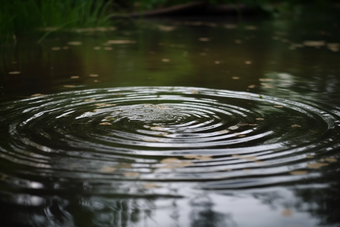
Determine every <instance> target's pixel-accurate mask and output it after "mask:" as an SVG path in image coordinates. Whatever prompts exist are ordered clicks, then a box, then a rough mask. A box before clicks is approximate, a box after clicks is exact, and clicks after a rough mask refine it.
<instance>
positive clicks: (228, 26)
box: [224, 24, 237, 29]
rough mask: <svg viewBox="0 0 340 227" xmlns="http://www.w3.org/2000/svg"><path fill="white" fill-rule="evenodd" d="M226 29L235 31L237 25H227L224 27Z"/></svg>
mask: <svg viewBox="0 0 340 227" xmlns="http://www.w3.org/2000/svg"><path fill="white" fill-rule="evenodd" d="M224 27H225V28H226V29H234V28H237V25H235V24H226V25H224Z"/></svg>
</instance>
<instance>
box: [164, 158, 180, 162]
mask: <svg viewBox="0 0 340 227" xmlns="http://www.w3.org/2000/svg"><path fill="white" fill-rule="evenodd" d="M179 161H180V160H179V159H178V158H166V159H163V160H161V163H175V162H179Z"/></svg>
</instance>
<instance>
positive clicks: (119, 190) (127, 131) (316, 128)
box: [0, 87, 340, 203]
mask: <svg viewBox="0 0 340 227" xmlns="http://www.w3.org/2000/svg"><path fill="white" fill-rule="evenodd" d="M0 112H1V116H6V118H1V119H0V133H1V137H2V140H1V143H0V151H1V152H0V157H1V159H2V161H1V162H2V163H8V166H4V167H3V168H1V182H2V184H3V185H4V186H3V187H2V189H1V190H2V192H1V193H10V191H11V188H13V187H16V188H21V189H28V190H33V191H42V192H44V191H48V190H53V191H54V193H57V192H58V191H61V192H62V191H68V190H82V191H83V190H85V191H86V192H88V193H91V194H93V195H94V194H98V195H101V194H112V195H113V194H120V195H135V196H146V195H159V196H175V197H176V196H185V195H186V194H187V193H190V189H205V190H219V191H224V192H227V191H229V190H233V189H247V188H257V187H268V186H274V185H277V184H280V185H281V184H294V182H297V181H300V180H302V179H304V178H306V176H309V177H316V176H319V168H325V167H326V166H329V165H332V163H333V162H336V161H337V160H336V156H334V155H335V154H334V151H335V149H337V148H338V147H339V145H340V143H339V141H338V140H337V138H338V137H339V133H340V130H339V119H340V114H339V111H338V110H336V109H333V108H332V107H330V106H327V107H326V106H325V105H324V104H318V103H310V102H308V101H304V102H302V101H301V102H296V101H292V100H285V99H281V98H276V97H270V96H265V95H263V96H262V95H258V94H252V93H247V92H236V91H229V90H218V89H206V88H197V87H120V88H105V89H89V90H81V91H70V92H62V93H57V94H52V95H43V96H39V97H32V98H29V99H23V100H19V101H13V102H8V103H3V104H1V105H0ZM183 186H185V187H183ZM177 189H181V190H180V192H178V190H177ZM38 200H39V199H38ZM37 203H39V201H37Z"/></svg>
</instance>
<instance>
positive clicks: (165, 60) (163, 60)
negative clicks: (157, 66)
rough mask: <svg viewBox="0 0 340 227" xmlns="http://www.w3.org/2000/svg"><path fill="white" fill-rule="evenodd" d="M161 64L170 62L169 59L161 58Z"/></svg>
mask: <svg viewBox="0 0 340 227" xmlns="http://www.w3.org/2000/svg"><path fill="white" fill-rule="evenodd" d="M162 62H170V59H167V58H163V59H162Z"/></svg>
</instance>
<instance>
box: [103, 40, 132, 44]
mask: <svg viewBox="0 0 340 227" xmlns="http://www.w3.org/2000/svg"><path fill="white" fill-rule="evenodd" d="M107 43H108V44H134V43H136V41H134V40H109V41H107Z"/></svg>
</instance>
